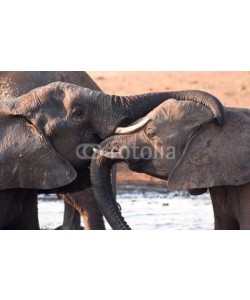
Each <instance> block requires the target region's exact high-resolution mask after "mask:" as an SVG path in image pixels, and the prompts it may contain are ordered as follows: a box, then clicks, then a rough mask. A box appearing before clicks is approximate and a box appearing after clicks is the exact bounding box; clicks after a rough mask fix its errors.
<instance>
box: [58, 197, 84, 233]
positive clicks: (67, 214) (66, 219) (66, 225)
mask: <svg viewBox="0 0 250 300" xmlns="http://www.w3.org/2000/svg"><path fill="white" fill-rule="evenodd" d="M60 198H61V196H60ZM56 229H61V230H80V229H82V227H81V219H80V214H79V212H78V211H77V210H76V209H75V208H74V207H72V206H71V205H70V204H69V203H68V202H66V201H64V215H63V224H62V225H61V226H60V227H58V228H56Z"/></svg>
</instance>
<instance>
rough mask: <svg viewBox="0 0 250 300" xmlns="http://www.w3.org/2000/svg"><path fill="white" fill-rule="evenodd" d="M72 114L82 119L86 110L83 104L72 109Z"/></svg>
mask: <svg viewBox="0 0 250 300" xmlns="http://www.w3.org/2000/svg"><path fill="white" fill-rule="evenodd" d="M72 116H73V117H74V118H76V119H82V118H83V117H84V111H83V108H82V107H81V106H76V107H74V108H73V110H72Z"/></svg>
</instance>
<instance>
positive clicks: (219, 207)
mask: <svg viewBox="0 0 250 300" xmlns="http://www.w3.org/2000/svg"><path fill="white" fill-rule="evenodd" d="M226 116H227V117H226V122H225V124H224V125H223V126H217V124H215V123H214V122H213V119H214V116H213V114H212V112H211V110H209V109H208V108H207V107H205V106H204V105H200V104H197V103H193V102H188V101H186V102H184V101H176V100H168V101H166V102H164V103H162V104H161V105H159V106H158V107H157V108H155V109H154V110H153V111H152V112H150V113H149V114H148V115H147V116H146V117H145V118H144V119H141V120H140V122H139V123H140V124H137V129H136V131H135V130H134V128H133V126H130V127H127V128H123V129H121V130H120V132H121V133H123V134H119V135H115V136H113V137H110V138H108V139H107V140H105V141H104V142H102V144H101V146H102V147H101V150H100V149H99V150H98V149H97V150H95V151H96V152H97V155H96V159H93V160H92V163H91V176H92V187H93V190H94V194H95V196H96V199H97V201H98V203H99V205H100V207H101V208H102V211H103V213H104V215H105V216H106V218H107V220H108V221H109V223H110V224H111V226H112V227H113V228H114V229H129V226H128V225H127V223H126V222H125V221H124V219H123V218H122V216H121V214H120V212H119V211H118V210H117V209H115V206H114V204H113V199H112V194H111V192H110V184H109V181H108V174H109V169H110V167H111V166H112V165H113V163H115V162H119V161H124V160H125V162H126V163H127V164H128V166H129V168H130V169H131V170H133V171H136V172H144V173H147V174H149V175H152V176H155V177H158V178H161V179H164V180H167V182H168V187H169V188H171V189H177V190H180V189H181V190H183V189H187V190H189V191H190V192H191V193H192V194H202V193H204V192H205V191H206V190H207V188H209V191H210V194H211V198H212V203H213V209H214V216H215V229H250V215H249V212H250V110H249V109H239V108H227V109H226ZM139 125H141V126H139Z"/></svg>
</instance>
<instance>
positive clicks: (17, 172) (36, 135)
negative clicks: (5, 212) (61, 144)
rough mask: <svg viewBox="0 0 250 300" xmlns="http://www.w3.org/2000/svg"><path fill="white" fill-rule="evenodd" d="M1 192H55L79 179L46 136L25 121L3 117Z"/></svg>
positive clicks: (1, 131)
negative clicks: (21, 189) (8, 190)
mask: <svg viewBox="0 0 250 300" xmlns="http://www.w3.org/2000/svg"><path fill="white" fill-rule="evenodd" d="M0 157H1V158H0V189H11V188H33V189H51V188H57V187H60V186H64V185H66V184H68V183H70V182H71V181H73V180H74V179H75V177H76V172H75V170H74V168H73V167H72V166H71V164H70V163H69V162H68V161H66V160H65V159H64V158H63V157H61V156H60V155H59V154H58V153H57V152H56V151H55V149H54V148H53V147H52V145H51V144H50V142H49V141H47V140H46V138H45V136H44V135H42V134H41V133H40V132H38V130H37V129H36V128H35V127H34V126H33V125H32V124H31V123H30V122H28V121H27V120H26V119H25V118H23V117H18V116H9V115H2V116H1V118H0Z"/></svg>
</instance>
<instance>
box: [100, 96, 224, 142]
mask: <svg viewBox="0 0 250 300" xmlns="http://www.w3.org/2000/svg"><path fill="white" fill-rule="evenodd" d="M95 95H96V96H95V98H96V100H100V101H94V103H97V105H98V109H99V110H100V111H101V118H100V130H99V133H100V137H101V139H105V138H107V137H109V136H111V135H113V134H115V130H116V128H117V127H118V126H128V125H129V124H131V123H132V122H134V121H136V120H138V119H139V118H141V117H143V116H145V115H146V114H148V113H149V112H150V111H151V110H153V109H154V108H155V107H157V106H158V105H160V104H161V103H163V102H164V101H166V100H168V99H175V100H182V101H193V102H196V103H200V104H202V105H205V106H207V107H208V108H209V109H210V110H211V111H212V113H213V115H214V119H215V120H216V121H217V123H218V124H219V125H222V124H223V123H224V121H225V110H224V107H223V105H222V104H221V102H220V101H219V100H218V99H217V98H216V97H214V96H213V95H211V94H209V93H206V92H203V91H196V90H187V91H173V92H161V93H148V94H141V95H135V96H115V95H107V94H104V93H98V92H95ZM107 115H109V116H112V117H111V119H110V124H109V125H108V126H107V127H105V128H104V126H103V119H105V116H107ZM102 116H103V118H102ZM98 127H99V126H98Z"/></svg>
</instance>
